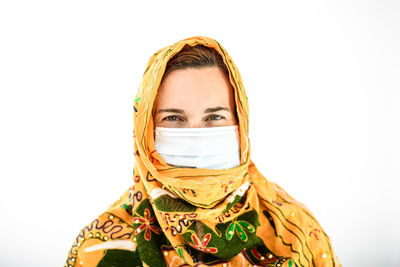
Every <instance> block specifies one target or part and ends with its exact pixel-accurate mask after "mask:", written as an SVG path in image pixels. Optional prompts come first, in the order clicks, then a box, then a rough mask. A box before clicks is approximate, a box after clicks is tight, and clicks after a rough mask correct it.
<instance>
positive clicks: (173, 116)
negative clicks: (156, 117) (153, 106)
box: [163, 115, 182, 121]
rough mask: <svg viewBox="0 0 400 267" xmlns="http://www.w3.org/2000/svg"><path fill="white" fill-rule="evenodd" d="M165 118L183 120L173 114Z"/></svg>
mask: <svg viewBox="0 0 400 267" xmlns="http://www.w3.org/2000/svg"><path fill="white" fill-rule="evenodd" d="M163 120H166V121H181V120H182V119H181V118H179V117H178V116H175V115H171V116H168V117H165V118H164V119H163Z"/></svg>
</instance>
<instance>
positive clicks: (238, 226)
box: [66, 36, 340, 266]
mask: <svg viewBox="0 0 400 267" xmlns="http://www.w3.org/2000/svg"><path fill="white" fill-rule="evenodd" d="M186 44H189V45H191V46H194V45H205V46H208V47H212V48H214V49H215V50H216V51H217V52H218V53H219V54H221V56H222V58H223V60H224V62H225V64H226V65H227V67H228V70H229V78H230V82H231V83H232V86H233V88H234V91H235V103H236V111H237V114H238V120H239V139H240V157H241V165H240V166H238V167H236V168H232V169H224V170H211V169H193V168H177V167H173V166H170V165H168V164H166V163H165V162H164V161H163V159H162V158H161V157H160V155H159V154H158V153H157V151H156V150H155V144H154V133H153V130H154V125H153V118H152V108H153V104H154V101H155V97H156V94H157V90H158V87H159V85H160V82H161V79H162V76H163V73H164V71H165V67H166V64H167V62H168V60H169V59H170V58H171V57H172V56H174V55H175V54H176V53H178V52H179V51H180V50H181V49H182V48H183V46H184V45H186ZM134 109H135V112H134V150H135V160H136V162H135V167H134V184H133V186H132V187H131V188H130V189H129V190H128V191H127V192H125V193H124V194H123V195H122V197H121V198H120V200H119V201H117V202H116V203H114V204H113V205H112V206H111V207H110V208H109V209H108V210H107V212H106V213H104V214H102V215H101V216H99V218H97V219H96V220H95V221H93V222H92V223H91V224H89V225H88V226H86V227H85V228H84V229H83V230H82V231H81V232H80V234H79V235H78V238H77V239H76V241H75V242H74V244H73V247H72V249H71V251H70V253H69V257H68V259H67V263H66V265H70V266H97V265H99V266H100V265H101V264H104V262H105V260H104V258H105V255H106V254H107V253H110V251H111V250H113V249H114V250H118V253H120V254H118V255H123V252H121V251H124V250H126V251H130V252H132V253H133V254H132V257H133V258H134V257H135V254H134V253H137V254H138V255H139V256H140V262H141V264H142V265H143V266H151V264H155V262H157V261H156V257H162V258H163V261H165V265H166V266H183V265H184V266H194V265H196V264H197V265H196V266H201V265H203V264H204V265H205V262H202V261H201V260H199V258H198V257H197V258H196V256H194V255H197V254H196V253H198V252H199V251H201V252H202V253H205V254H210V255H211V254H212V257H211V258H210V259H213V260H210V261H209V262H208V263H207V264H208V266H210V265H212V266H228V264H230V266H248V264H251V265H260V266H340V263H339V262H338V260H337V258H336V256H335V254H334V252H333V250H332V246H331V243H330V240H329V238H328V236H327V235H326V234H325V232H324V231H323V230H322V228H321V226H320V225H319V224H318V222H317V221H316V220H315V218H314V217H313V216H312V215H311V212H310V211H308V209H307V208H306V207H305V206H304V205H302V204H300V203H299V202H297V201H296V200H294V199H293V198H292V197H290V196H289V195H288V194H287V193H286V192H285V191H284V190H283V189H282V188H280V187H279V186H278V185H276V184H274V183H272V182H270V181H268V180H267V179H266V178H265V177H264V176H263V175H262V174H261V173H260V172H259V171H258V170H257V168H256V166H255V165H254V163H253V162H252V161H251V159H250V141H249V137H248V132H249V129H248V127H249V116H248V112H249V107H248V101H247V97H246V94H245V91H244V87H243V84H242V80H241V77H240V74H239V72H238V70H237V68H236V66H235V65H234V63H233V61H232V59H231V58H230V56H229V55H228V53H227V52H226V51H225V49H224V48H223V47H222V46H221V45H220V44H219V43H218V42H217V41H215V40H213V39H211V38H207V37H201V36H196V37H192V38H187V39H185V40H182V41H179V42H177V43H175V44H173V45H171V46H168V47H165V48H163V49H161V50H159V51H158V52H157V53H155V54H154V55H153V56H152V57H151V58H150V60H149V62H148V65H147V67H146V71H145V73H144V75H143V80H142V82H141V84H140V87H139V90H138V93H137V96H136V100H135V104H134ZM169 203H175V204H173V205H172V206H171V205H170V204H169ZM178 204H179V205H178ZM174 205H175V206H176V207H175V206H174ZM178 206H179V207H178ZM250 215H251V216H253V217H251V216H250ZM246 216H247V217H246ZM246 218H250V219H246ZM252 220H253V221H252ZM199 229H200V230H199ZM221 229H222V230H223V231H222V230H221ZM157 238H158V239H157ZM139 239H140V241H139ZM155 240H160V241H157V242H159V247H160V248H159V250H158V249H157V248H156V246H154V244H157V242H156V241H155ZM260 240H261V241H260ZM146 242H147V243H146ZM163 242H164V243H163ZM252 242H253V243H252ZM224 244H225V245H224ZM249 244H254V246H253V247H252V246H250V245H249ZM255 244H257V245H255ZM147 245H148V250H147V251H146V250H143V249H142V248H141V246H147ZM227 246H228V247H227ZM229 246H231V247H232V250H235V249H238V250H240V251H239V252H238V253H237V254H236V255H231V256H229V255H230V254H229V251H225V250H226V249H228V250H229ZM261 247H262V248H261ZM150 250H154V253H153V254H149V255H153V257H151V256H149V255H147V254H146V253H148V252H149V251H150ZM260 251H261V252H260ZM199 253H200V252H199ZM263 253H264V254H263ZM109 255H114V254H111V253H110V254H109ZM198 255H202V254H201V253H200V254H198ZM110 257H111V256H110ZM199 257H200V256H199ZM205 257H207V256H205ZM138 258H139V257H138ZM200 259H201V257H200ZM102 260H103V261H102ZM100 263H101V264H100ZM185 264H186V265H185ZM101 266H106V265H101ZM116 266H117V265H116Z"/></svg>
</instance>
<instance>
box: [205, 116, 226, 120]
mask: <svg viewBox="0 0 400 267" xmlns="http://www.w3.org/2000/svg"><path fill="white" fill-rule="evenodd" d="M222 119H223V117H222V116H220V115H211V116H208V117H207V119H206V120H212V121H216V120H222Z"/></svg>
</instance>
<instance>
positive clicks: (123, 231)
mask: <svg viewBox="0 0 400 267" xmlns="http://www.w3.org/2000/svg"><path fill="white" fill-rule="evenodd" d="M126 200H127V199H126V198H125V197H124V195H123V196H122V197H121V198H120V200H118V201H117V202H115V203H114V204H113V205H112V206H111V207H110V208H109V209H108V210H107V211H106V212H104V213H103V214H101V215H100V216H98V217H97V218H96V219H94V220H93V221H92V222H90V223H89V224H87V225H86V226H85V227H83V228H82V230H81V231H80V232H79V233H78V235H77V237H76V238H75V240H74V242H73V244H72V247H71V249H70V251H69V252H68V258H67V261H66V263H65V266H110V265H108V263H111V262H114V263H115V262H118V261H128V262H129V263H128V262H127V265H132V263H137V265H133V266H142V263H141V261H140V258H139V256H138V253H137V252H136V242H134V241H133V225H132V215H131V214H130V213H129V211H130V207H129V204H127V203H128V201H126ZM124 204H125V205H124ZM120 263H121V265H124V263H123V262H120Z"/></svg>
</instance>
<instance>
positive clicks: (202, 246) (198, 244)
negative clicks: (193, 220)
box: [188, 233, 218, 253]
mask: <svg viewBox="0 0 400 267" xmlns="http://www.w3.org/2000/svg"><path fill="white" fill-rule="evenodd" d="M210 240H211V234H210V233H208V234H206V235H205V236H204V238H203V240H202V241H201V240H200V238H199V237H198V236H197V234H196V233H193V234H192V241H193V243H194V244H192V243H188V244H189V245H190V246H192V247H194V248H195V249H198V250H201V251H203V252H208V253H217V252H218V249H217V248H213V247H209V248H208V247H207V245H208V243H210Z"/></svg>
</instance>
